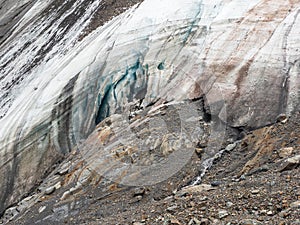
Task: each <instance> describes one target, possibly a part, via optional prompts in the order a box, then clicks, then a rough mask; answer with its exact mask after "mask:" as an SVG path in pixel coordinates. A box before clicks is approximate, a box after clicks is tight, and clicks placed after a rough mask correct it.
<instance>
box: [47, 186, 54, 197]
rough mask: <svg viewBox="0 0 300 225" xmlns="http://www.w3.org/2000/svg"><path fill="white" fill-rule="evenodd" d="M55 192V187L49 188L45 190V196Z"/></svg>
mask: <svg viewBox="0 0 300 225" xmlns="http://www.w3.org/2000/svg"><path fill="white" fill-rule="evenodd" d="M54 191H55V187H54V186H51V187H48V188H46V189H45V194H46V195H51V194H52V193H53V192H54Z"/></svg>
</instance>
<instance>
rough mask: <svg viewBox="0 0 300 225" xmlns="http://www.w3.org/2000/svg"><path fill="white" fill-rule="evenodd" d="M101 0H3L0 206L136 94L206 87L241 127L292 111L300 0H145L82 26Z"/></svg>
mask: <svg viewBox="0 0 300 225" xmlns="http://www.w3.org/2000/svg"><path fill="white" fill-rule="evenodd" d="M100 5H101V0H96V1H86V0H73V1H54V0H36V1H13V0H12V1H1V2H0V6H2V7H1V8H0V35H1V36H0V118H1V119H0V213H1V212H3V210H4V209H5V208H6V207H7V206H8V205H10V204H12V203H14V202H15V201H17V200H18V199H19V198H20V197H22V196H23V195H24V194H26V193H27V192H28V191H29V190H30V189H31V188H32V187H33V186H34V185H35V184H36V183H37V182H38V181H39V180H40V179H41V178H42V177H43V176H44V174H46V173H47V172H48V171H49V170H51V166H52V165H53V163H54V162H56V161H57V160H58V159H59V158H61V157H62V156H63V155H64V154H66V153H68V152H70V151H71V150H72V149H73V148H74V147H75V146H76V144H77V143H78V142H79V141H80V140H84V139H86V138H87V137H88V135H89V134H90V133H91V132H92V131H93V130H94V129H95V126H96V125H97V123H99V122H100V121H102V120H103V119H104V118H106V117H108V116H109V115H112V114H114V113H120V112H129V108H130V105H132V104H136V103H137V102H140V106H141V107H143V108H145V107H147V106H151V105H153V104H156V105H158V104H160V102H170V101H181V100H184V99H194V98H199V97H202V96H204V95H205V98H206V100H207V104H208V105H209V106H210V107H211V113H212V114H215V115H217V116H219V118H220V119H221V120H223V121H224V122H226V123H227V124H228V125H230V126H233V127H247V128H257V127H260V126H264V125H267V124H270V123H273V122H274V121H275V120H276V117H277V116H278V115H279V114H281V113H285V114H288V115H289V114H292V113H294V112H295V111H299V108H300V99H299V96H300V93H299V90H300V77H299V76H300V18H299V13H300V2H299V1H286V0H277V1H264V0H252V1H243V0H231V1H225V0H202V1H201V0H176V1H174V0H145V1H144V2H142V3H141V4H137V5H135V6H133V7H131V8H130V9H128V10H127V11H126V12H124V13H122V14H120V15H119V16H117V17H115V18H113V19H111V20H110V21H109V22H107V23H105V24H104V25H102V26H96V27H93V29H87V28H88V27H89V26H90V24H91V21H92V18H93V15H94V13H95V10H96V9H98V8H99V7H100ZM223 100H224V101H225V102H226V109H224V105H221V106H220V105H219V104H218V103H219V102H221V101H223ZM225 111H226V113H225Z"/></svg>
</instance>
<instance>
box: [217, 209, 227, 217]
mask: <svg viewBox="0 0 300 225" xmlns="http://www.w3.org/2000/svg"><path fill="white" fill-rule="evenodd" d="M228 215H229V213H228V212H227V211H226V210H223V209H221V210H219V212H218V216H219V219H223V218H225V217H227V216H228Z"/></svg>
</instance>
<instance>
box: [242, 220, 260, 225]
mask: <svg viewBox="0 0 300 225" xmlns="http://www.w3.org/2000/svg"><path fill="white" fill-rule="evenodd" d="M239 225H263V223H261V222H259V221H257V220H254V219H244V220H242V221H240V223H239Z"/></svg>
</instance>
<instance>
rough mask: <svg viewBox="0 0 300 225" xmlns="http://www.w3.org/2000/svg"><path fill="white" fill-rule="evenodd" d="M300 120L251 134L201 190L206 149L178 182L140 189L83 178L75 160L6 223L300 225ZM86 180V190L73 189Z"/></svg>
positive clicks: (229, 149)
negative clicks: (198, 180)
mask: <svg viewBox="0 0 300 225" xmlns="http://www.w3.org/2000/svg"><path fill="white" fill-rule="evenodd" d="M299 119H300V114H299V113H298V114H296V115H294V116H292V117H291V118H287V119H285V118H284V117H282V118H280V119H279V121H278V122H277V123H275V124H273V125H271V126H268V127H264V128H261V129H258V130H254V131H251V132H244V136H245V137H244V138H243V139H242V140H237V141H234V142H232V143H231V144H228V143H227V144H226V145H227V146H226V147H224V151H223V154H222V156H221V155H219V157H216V159H215V161H214V163H213V165H212V166H211V168H210V169H209V170H208V172H207V173H206V174H205V176H204V177H203V179H202V182H201V183H200V184H196V185H191V183H192V182H193V181H194V180H195V177H197V175H199V173H200V172H201V171H199V168H200V164H201V162H202V160H201V158H202V157H203V155H204V154H205V151H207V150H206V148H205V146H203V148H200V147H199V146H198V148H196V151H195V153H194V154H193V156H192V157H191V159H190V161H189V162H188V163H187V164H186V165H185V167H184V168H182V170H180V171H179V172H178V173H177V174H176V175H174V176H172V177H171V178H169V179H167V180H166V181H163V182H161V183H159V184H154V185H150V186H140V187H128V186H124V185H120V184H117V183H115V182H114V183H113V182H110V181H106V180H105V179H103V178H102V177H101V176H99V174H96V173H93V172H89V173H88V175H86V176H82V174H83V173H87V171H89V170H82V168H84V167H85V166H84V165H83V163H84V162H82V161H80V160H78V159H80V158H81V155H80V154H79V153H76V152H73V154H71V155H70V156H69V158H67V159H66V160H65V161H64V162H62V163H61V164H60V165H58V166H57V167H56V168H55V169H54V171H53V173H52V174H51V175H50V176H49V177H48V178H46V179H45V180H44V181H43V183H41V185H39V187H37V188H36V190H35V191H34V192H33V193H32V194H31V195H29V196H28V197H27V198H26V199H25V200H23V201H22V202H20V203H19V204H18V205H17V206H13V207H11V208H10V209H9V210H7V212H6V213H5V215H4V217H3V218H2V223H8V224H122V225H123V224H135V225H142V224H150V225H152V224H163V225H167V224H173V225H179V224H189V225H193V224H195V225H201V224H202V225H204V224H226V225H229V224H241V225H242V224H243V225H252V224H253V225H255V224H278V225H284V224H294V225H296V224H300V166H299V165H300V148H299V146H300V139H299V132H300V126H299V125H300V124H299V121H300V120H299ZM79 168H80V169H79ZM78 171H79V172H78ZM84 178H87V179H85V182H81V184H82V185H81V186H80V188H77V187H76V186H74V185H75V184H76V182H77V183H78V180H80V179H84ZM76 179H77V180H76ZM12 216H13V217H12ZM9 220H10V222H9Z"/></svg>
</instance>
